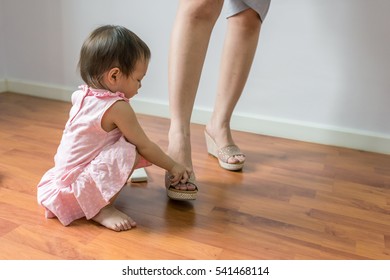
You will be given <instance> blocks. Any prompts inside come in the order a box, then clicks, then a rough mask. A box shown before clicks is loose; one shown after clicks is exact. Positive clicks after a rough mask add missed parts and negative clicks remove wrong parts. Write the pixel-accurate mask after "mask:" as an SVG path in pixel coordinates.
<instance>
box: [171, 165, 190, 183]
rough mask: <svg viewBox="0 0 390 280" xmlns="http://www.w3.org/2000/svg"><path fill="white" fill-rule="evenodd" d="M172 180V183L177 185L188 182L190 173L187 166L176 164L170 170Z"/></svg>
mask: <svg viewBox="0 0 390 280" xmlns="http://www.w3.org/2000/svg"><path fill="white" fill-rule="evenodd" d="M169 173H170V177H169V179H170V180H171V185H172V186H175V185H177V184H179V183H182V184H185V183H187V181H188V179H189V177H190V175H189V173H188V171H187V170H186V168H185V167H184V166H183V165H181V164H178V163H177V164H175V165H174V166H173V168H172V169H171V170H170V171H169Z"/></svg>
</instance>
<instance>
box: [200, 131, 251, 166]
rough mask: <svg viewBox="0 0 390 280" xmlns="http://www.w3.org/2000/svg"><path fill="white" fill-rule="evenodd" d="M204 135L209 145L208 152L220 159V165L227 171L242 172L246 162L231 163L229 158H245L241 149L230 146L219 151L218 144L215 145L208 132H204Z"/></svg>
mask: <svg viewBox="0 0 390 280" xmlns="http://www.w3.org/2000/svg"><path fill="white" fill-rule="evenodd" d="M204 135H205V138H206V145H207V152H208V153H209V154H211V155H213V156H214V157H216V158H217V159H218V162H219V165H220V166H221V167H222V168H224V169H227V170H231V171H238V170H241V169H242V168H243V167H244V162H245V161H243V162H238V163H229V162H228V160H229V158H231V157H233V156H239V155H242V156H245V155H244V154H243V153H242V152H241V150H240V148H239V147H237V146H236V145H228V146H226V147H223V148H221V149H218V147H217V144H216V143H215V141H214V139H213V138H211V136H210V135H209V134H208V133H207V131H206V130H205V131H204Z"/></svg>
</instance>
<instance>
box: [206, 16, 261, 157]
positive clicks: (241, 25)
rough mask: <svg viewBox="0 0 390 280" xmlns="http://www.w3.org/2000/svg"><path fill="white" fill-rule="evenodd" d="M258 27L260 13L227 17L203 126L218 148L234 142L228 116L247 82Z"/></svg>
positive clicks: (230, 114)
mask: <svg viewBox="0 0 390 280" xmlns="http://www.w3.org/2000/svg"><path fill="white" fill-rule="evenodd" d="M260 27H261V20H260V17H259V15H258V14H257V13H256V12H255V11H254V10H252V9H247V10H244V11H243V12H241V13H239V14H236V15H234V16H232V17H230V18H229V19H228V30H227V34H226V38H225V42H224V48H223V53H222V59H221V66H220V77H219V82H218V88H217V96H216V102H215V106H214V111H213V114H212V117H211V119H210V121H209V123H208V124H207V126H206V130H207V132H208V134H209V135H210V136H211V137H212V138H213V139H214V141H215V142H216V144H217V146H218V148H223V147H225V146H227V145H232V144H234V141H233V138H232V135H231V131H230V119H231V116H232V113H233V110H234V108H235V106H236V104H237V102H238V100H239V98H240V96H241V93H242V91H243V89H244V86H245V83H246V81H247V78H248V75H249V71H250V68H251V65H252V62H253V58H254V55H255V52H256V48H257V42H258V39H259V33H260ZM244 160H245V156H243V155H241V156H234V157H231V158H229V159H228V162H229V163H238V162H243V161H244Z"/></svg>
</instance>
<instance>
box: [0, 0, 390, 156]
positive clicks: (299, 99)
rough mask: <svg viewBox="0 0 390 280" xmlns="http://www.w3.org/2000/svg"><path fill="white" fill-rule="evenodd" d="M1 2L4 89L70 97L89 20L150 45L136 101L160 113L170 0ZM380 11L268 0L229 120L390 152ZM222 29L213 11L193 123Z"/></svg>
mask: <svg viewBox="0 0 390 280" xmlns="http://www.w3.org/2000/svg"><path fill="white" fill-rule="evenodd" d="M1 1H2V2H0V3H1V5H2V6H0V8H1V14H0V15H1V17H2V20H3V21H2V24H3V28H1V27H0V35H1V32H3V38H4V37H5V40H1V42H3V43H0V48H1V50H3V46H2V45H1V44H4V45H5V46H4V50H5V52H4V51H1V52H0V62H1V60H2V59H6V63H4V64H3V63H1V65H6V69H5V70H4V69H3V70H2V68H1V67H0V80H1V73H2V71H3V73H6V79H7V81H8V82H7V86H8V90H13V91H17V92H22V93H27V94H34V95H41V96H45V97H50V98H57V99H65V100H69V94H70V92H71V91H72V90H73V89H75V88H76V87H77V86H78V85H79V84H80V83H81V79H80V78H79V77H78V73H77V71H76V64H77V59H78V52H79V49H80V46H81V44H82V41H83V40H84V38H85V37H86V36H87V34H88V33H89V32H90V31H91V30H92V29H93V28H95V27H96V26H98V25H101V24H107V23H110V24H121V25H125V26H127V27H128V28H130V29H131V30H133V31H134V32H136V33H137V34H138V35H139V36H140V37H141V38H143V39H144V40H145V42H146V43H147V44H148V45H149V46H150V48H151V50H152V61H151V64H150V66H149V73H148V75H147V77H146V78H145V80H144V82H143V88H142V90H141V94H140V95H138V96H137V97H136V98H135V100H134V101H135V102H134V106H135V109H136V110H137V111H139V112H143V113H150V114H156V115H160V116H165V117H168V102H167V101H168V93H167V88H168V86H167V54H168V47H169V36H170V32H171V27H172V24H173V20H174V16H175V13H176V6H177V3H178V1H177V0H176V1H155V0H143V1H128V0H111V1H103V0H82V1H80V0H57V1H52V0H34V1H29V0H1ZM388 11H390V1H387V0H370V1H367V0H343V1H339V0H327V1H323V0H294V1H288V0H272V3H271V7H270V11H269V14H268V17H267V19H266V21H265V23H264V25H263V28H262V33H261V38H260V43H259V47H258V52H257V55H256V58H255V61H254V63H253V68H252V72H251V75H250V77H249V80H248V83H247V86H246V89H245V92H244V95H243V97H242V99H241V100H240V102H239V104H238V107H237V110H236V111H235V115H234V117H233V120H232V126H233V128H234V129H238V130H245V131H251V132H255V133H264V134H268V135H275V136H281V137H286V138H292V139H299V140H304V141H313V142H319V143H325V144H331V145H339V146H348V147H352V148H358V149H364V150H372V151H379V152H385V153H390V122H389V121H388V120H389V119H390V110H389V109H388V107H389V104H390V94H389V91H390V81H389V79H388V73H390V37H389V36H388V30H387V27H388V26H390V18H389V17H388ZM0 26H1V25H0ZM225 29H226V20H225V19H224V18H223V17H221V18H220V20H219V21H218V22H217V25H216V27H215V29H214V32H213V37H212V40H211V42H210V48H209V53H208V56H207V61H206V63H205V67H204V71H203V75H202V80H201V84H200V87H199V93H198V96H197V99H196V104H195V111H194V115H193V121H194V122H198V123H205V122H207V118H208V116H209V115H210V111H211V110H212V105H213V102H214V91H215V88H216V80H217V77H218V67H219V56H220V50H221V48H222V42H223V36H224V32H225ZM5 54H6V55H5ZM5 56H6V57H5ZM157 112H158V113H157Z"/></svg>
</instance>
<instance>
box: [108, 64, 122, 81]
mask: <svg viewBox="0 0 390 280" xmlns="http://www.w3.org/2000/svg"><path fill="white" fill-rule="evenodd" d="M120 74H121V70H120V69H119V68H118V67H115V68H112V69H110V71H108V75H107V76H108V79H109V81H110V82H111V83H115V82H116V81H117V80H118V77H119V75H120Z"/></svg>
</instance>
